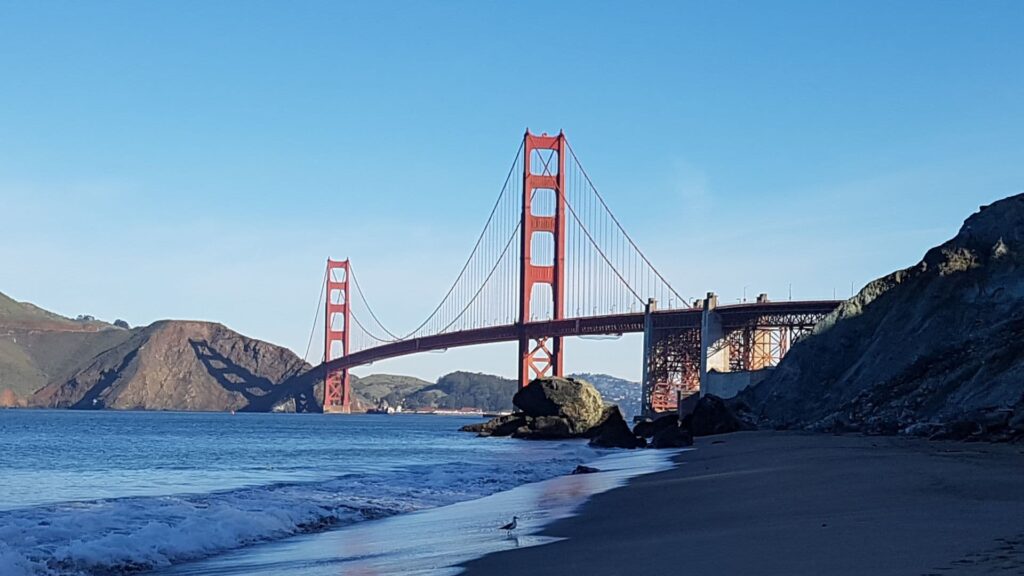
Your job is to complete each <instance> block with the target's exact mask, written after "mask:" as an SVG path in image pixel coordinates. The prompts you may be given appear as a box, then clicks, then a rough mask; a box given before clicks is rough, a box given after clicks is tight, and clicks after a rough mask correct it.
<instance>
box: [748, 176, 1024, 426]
mask: <svg viewBox="0 0 1024 576" xmlns="http://www.w3.org/2000/svg"><path fill="white" fill-rule="evenodd" d="M740 400H741V401H744V402H746V403H747V404H748V405H749V406H750V408H751V412H752V415H753V416H754V417H756V418H757V419H758V420H759V421H760V423H761V424H762V425H768V426H775V427H786V428H811V429H817V430H861V431H866V432H872V433H896V432H908V433H916V434H924V435H934V434H938V435H945V436H959V437H963V436H970V435H975V436H978V437H989V438H994V439H1000V438H1016V437H1021V436H1024V194H1022V195H1017V196H1012V197H1010V198H1006V199H1004V200H1000V201H998V202H996V203H994V204H992V205H990V206H986V207H983V208H982V209H981V210H980V211H979V212H977V213H976V214H974V215H972V216H971V217H970V218H968V219H967V220H966V221H965V222H964V225H963V227H962V228H961V229H960V232H959V233H958V234H957V235H956V237H954V238H953V239H951V240H950V241H948V242H946V243H944V244H942V245H941V246H938V247H936V248H933V249H931V250H929V251H928V253H927V254H926V255H925V257H924V259H923V260H922V261H921V262H920V263H918V264H917V265H916V266H913V267H911V268H907V269H905V270H900V271H898V272H894V273H892V274H890V275H888V276H885V277H883V278H880V279H878V280H875V281H874V282H871V283H870V284H868V285H867V286H866V287H864V289H863V290H861V291H860V293H859V294H857V296H855V297H854V298H851V299H850V300H849V301H847V302H846V303H844V304H843V305H842V306H841V307H840V308H839V309H837V310H836V311H835V312H834V313H833V314H832V315H830V316H829V317H828V318H826V319H825V320H824V321H823V322H822V323H821V324H820V325H819V326H818V327H817V329H816V330H815V334H814V335H813V336H810V337H808V338H807V339H805V340H804V341H803V342H801V343H799V344H797V345H796V346H794V348H793V350H792V351H791V352H790V353H789V355H787V356H786V358H785V359H784V360H783V362H782V363H781V364H780V365H779V367H778V368H777V369H776V370H775V372H774V374H773V375H772V376H771V377H769V378H768V379H766V380H765V381H764V382H762V383H761V384H760V385H758V386H756V387H754V388H753V389H751V390H749V391H747V392H746V393H745V394H743V395H741V397H740Z"/></svg>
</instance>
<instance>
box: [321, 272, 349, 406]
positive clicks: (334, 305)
mask: <svg viewBox="0 0 1024 576" xmlns="http://www.w3.org/2000/svg"><path fill="white" fill-rule="evenodd" d="M349 276H350V274H349V268H348V260H340V261H339V260H330V259H328V260H327V289H326V290H325V292H326V293H327V302H326V305H325V306H324V310H325V315H324V322H325V326H324V333H325V335H326V337H325V338H326V339H325V342H324V362H328V361H330V360H334V359H335V358H340V357H342V356H348V335H349V320H350V319H351V311H350V310H349V291H348V279H349ZM351 411H352V388H351V386H350V383H349V376H348V368H342V369H340V370H328V371H326V373H325V374H324V412H340V413H342V414H348V413H350V412H351Z"/></svg>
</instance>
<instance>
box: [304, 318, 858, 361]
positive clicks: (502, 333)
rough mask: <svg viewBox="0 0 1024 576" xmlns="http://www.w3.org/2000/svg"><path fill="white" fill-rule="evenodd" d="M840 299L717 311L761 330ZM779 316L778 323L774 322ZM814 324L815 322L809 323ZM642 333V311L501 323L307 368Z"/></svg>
mask: <svg viewBox="0 0 1024 576" xmlns="http://www.w3.org/2000/svg"><path fill="white" fill-rule="evenodd" d="M839 303H840V301H838V300H811V301H796V302H793V301H790V302H752V303H747V304H731V305H725V306H718V307H716V308H715V312H716V313H717V314H718V315H719V317H720V318H721V320H722V326H723V327H724V328H726V329H728V328H732V327H740V326H745V325H748V324H750V323H757V324H758V325H759V326H764V327H770V326H779V325H787V324H790V323H792V322H793V321H792V319H793V318H794V317H800V316H809V317H815V318H816V317H820V316H821V315H822V314H827V313H829V312H831V311H833V310H835V308H836V307H837V306H838V305H839ZM702 313H703V309H702V308H683V309H674V310H671V309H670V310H656V311H654V312H652V313H651V316H652V322H653V324H654V328H655V329H669V328H700V325H701V314H702ZM773 318H778V319H779V321H778V323H776V322H773ZM811 323H812V324H813V322H811ZM643 331H644V313H643V312H630V313H627V314H612V315H607V316H590V317H582V318H566V319H562V320H545V321H540V322H530V323H527V324H523V325H519V324H504V325H501V326H490V327H487V328H475V329H472V330H462V331H458V332H448V333H444V334H435V335H433V336H423V337H421V338H410V339H408V340H401V341H398V342H391V343H388V344H382V345H380V346H374V347H373V348H367V349H365V350H360V351H358V352H353V353H351V354H349V355H348V356H343V357H341V358H336V359H334V360H331V361H330V362H326V363H323V364H321V365H320V366H317V367H316V369H314V370H311V371H310V373H313V374H316V373H323V372H322V371H323V370H324V369H327V370H341V369H344V368H354V367H356V366H362V365H366V364H371V363H373V362H377V361H379V360H386V359H388V358H397V357H399V356H408V355H409V354H417V353H419V352H430V351H432V350H445V349H448V348H458V347H461V346H473V345H476V344H491V343H494V342H515V341H518V340H519V338H520V336H521V335H526V336H528V337H530V338H538V337H541V338H543V337H552V336H589V335H601V334H626V333H635V332H643Z"/></svg>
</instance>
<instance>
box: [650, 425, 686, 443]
mask: <svg viewBox="0 0 1024 576" xmlns="http://www.w3.org/2000/svg"><path fill="white" fill-rule="evenodd" d="M687 446H693V434H692V433H690V430H689V429H688V428H684V427H682V426H679V425H678V422H677V424H676V425H675V426H664V427H662V428H661V429H659V430H658V431H657V432H655V433H654V437H653V438H651V447H652V448H685V447H687Z"/></svg>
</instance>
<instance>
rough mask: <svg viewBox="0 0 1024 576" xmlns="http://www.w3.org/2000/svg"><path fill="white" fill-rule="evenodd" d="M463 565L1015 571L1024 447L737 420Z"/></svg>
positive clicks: (704, 572)
mask: <svg viewBox="0 0 1024 576" xmlns="http://www.w3.org/2000/svg"><path fill="white" fill-rule="evenodd" d="M696 447H697V448H698V449H697V450H695V451H691V452H685V453H683V454H682V455H681V456H680V458H679V460H680V462H681V463H680V465H679V466H678V467H677V468H675V469H673V470H669V471H666V472H660V473H656V474H651V475H648V476H643V477H640V478H637V479H634V480H633V481H632V482H631V483H630V484H629V485H628V486H626V487H624V488H619V489H616V490H612V491H610V492H606V493H603V494H599V495H597V496H595V497H594V498H593V499H592V500H590V501H589V502H587V503H586V504H585V505H584V506H583V508H582V509H581V511H580V514H579V515H578V516H574V517H571V518H567V519H564V520H560V521H557V522H556V523H554V524H552V525H550V526H548V527H547V528H546V529H545V530H544V531H543V534H545V535H550V536H556V537H565V538H567V539H566V540H562V541H559V542H554V543H552V544H547V545H543V546H537V547H533V548H522V549H518V550H510V551H506V552H499V553H495V554H491V555H489V556H486V557H484V558H481V559H479V560H474V561H472V562H469V563H468V564H467V565H466V567H467V574H471V575H475V574H480V575H491V576H493V575H497V576H500V575H503V574H510V575H513V574H514V575H522V574H530V575H531V576H538V575H543V574H681V575H686V574H693V575H699V576H709V575H748V574H749V575H762V574H764V575H776V574H777V575H780V576H781V575H785V576H797V575H804V574H808V575H810V574H813V575H823V574H827V575H833V574H834V575H851V576H853V575H856V576H870V575H886V574H900V575H906V574H909V575H925V574H1024V446H1021V445H992V444H975V443H949V442H928V441H923V440H916V439H907V438H890V437H859V436H829V435H808V434H798V433H780V432H746V433H738V434H730V435H726V436H717V437H711V438H702V439H698V441H697V444H696Z"/></svg>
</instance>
